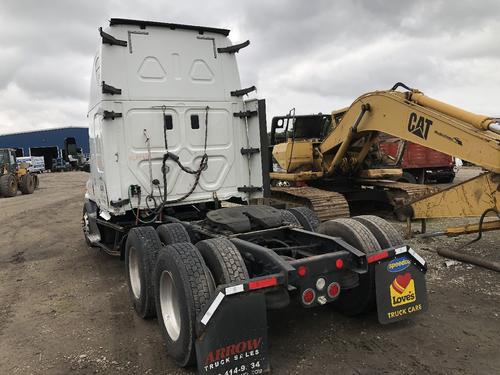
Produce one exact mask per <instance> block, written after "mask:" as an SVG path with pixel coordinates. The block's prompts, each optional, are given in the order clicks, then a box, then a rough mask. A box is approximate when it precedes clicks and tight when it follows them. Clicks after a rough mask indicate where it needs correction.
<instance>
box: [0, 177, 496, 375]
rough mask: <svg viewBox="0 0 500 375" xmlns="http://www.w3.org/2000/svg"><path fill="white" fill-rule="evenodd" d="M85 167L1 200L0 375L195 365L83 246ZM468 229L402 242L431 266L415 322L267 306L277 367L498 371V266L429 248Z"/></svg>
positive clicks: (488, 243)
mask: <svg viewBox="0 0 500 375" xmlns="http://www.w3.org/2000/svg"><path fill="white" fill-rule="evenodd" d="M468 173H469V174H470V173H474V172H471V171H470V170H462V171H461V174H460V176H462V178H463V177H464V176H466V175H467V174H468ZM476 173H477V171H476ZM87 176H88V175H86V174H85V173H82V172H68V173H60V174H45V175H42V176H41V179H40V189H39V190H37V191H36V192H35V194H33V195H29V196H22V195H18V196H17V197H15V198H8V199H0V213H1V215H0V226H1V228H2V236H0V301H1V304H0V374H68V373H74V374H94V373H106V374H108V373H109V374H115V373H116V374H187V373H191V372H190V371H185V370H179V369H177V368H176V366H175V365H174V364H173V363H172V361H171V360H169V358H168V357H167V356H166V354H165V351H164V348H163V344H162V340H161V337H160V333H159V330H158V328H157V322H156V321H155V320H152V321H144V320H142V319H140V318H138V317H137V316H136V315H135V314H134V311H133V310H132V308H131V305H130V303H129V299H128V291H127V286H126V281H125V272H124V266H123V263H122V262H121V261H120V260H119V259H116V258H112V257H110V256H107V255H106V254H103V253H102V252H100V251H98V250H96V249H90V248H87V246H86V245H85V241H84V240H83V236H82V233H81V210H82V201H83V194H84V185H85V180H86V178H87ZM460 176H459V177H460ZM455 222H456V220H440V221H437V220H436V221H432V222H430V223H429V224H428V230H429V231H433V230H437V229H439V228H443V227H444V226H446V225H450V224H454V223H455ZM395 224H396V225H398V226H399V227H400V228H401V230H403V226H401V225H400V224H398V223H395ZM470 238H473V236H472V237H471V236H467V237H460V238H443V237H438V238H433V239H428V240H425V241H424V240H415V239H412V240H410V241H409V242H410V244H411V245H412V246H413V247H414V248H415V249H416V250H417V251H419V253H420V254H421V255H422V256H424V257H425V258H426V260H427V261H428V263H429V272H428V278H427V279H428V289H429V304H430V307H429V311H428V312H427V313H426V314H422V315H418V316H416V317H415V318H413V319H412V320H408V321H403V322H400V323H395V324H392V325H388V326H382V325H380V324H378V322H377V319H376V316H374V315H366V316H361V317H357V318H348V317H345V316H343V315H341V314H339V313H337V312H335V311H334V310H333V309H331V308H330V307H328V306H325V307H323V308H317V309H309V310H304V309H302V308H300V307H298V306H290V307H289V308H287V309H284V310H278V311H273V312H270V313H269V336H270V349H269V351H270V358H271V364H272V368H273V373H276V374H299V373H300V374H302V373H311V374H320V373H325V374H326V373H328V374H493V373H498V369H499V368H500V357H499V355H498V354H499V347H500V338H499V335H498V332H499V331H500V317H499V314H500V290H499V288H498V285H499V281H500V275H499V274H498V273H495V272H493V271H488V270H485V269H482V268H479V267H475V266H470V265H467V264H462V263H456V264H453V265H450V266H448V267H447V266H445V265H444V262H445V259H444V258H441V257H440V256H438V255H437V254H436V250H437V249H438V248H440V247H446V248H449V247H451V248H456V247H457V246H458V245H459V244H461V243H464V242H466V241H468V240H469V239H470ZM499 244H500V232H490V233H486V234H485V235H484V238H483V239H482V240H481V241H479V242H477V243H476V244H474V245H472V246H470V247H469V248H467V249H464V250H463V251H466V252H470V253H473V254H477V255H479V256H482V257H487V258H490V259H494V260H496V261H500V254H499V251H498V250H499V247H500V245H499Z"/></svg>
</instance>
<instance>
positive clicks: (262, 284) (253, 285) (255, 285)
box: [248, 277, 278, 290]
mask: <svg viewBox="0 0 500 375" xmlns="http://www.w3.org/2000/svg"><path fill="white" fill-rule="evenodd" d="M274 285H278V279H277V278H276V277H270V278H268V279H262V280H257V281H250V282H249V283H248V289H249V290H254V289H262V288H268V287H270V286H274Z"/></svg>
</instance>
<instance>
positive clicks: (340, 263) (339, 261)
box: [335, 258, 344, 270]
mask: <svg viewBox="0 0 500 375" xmlns="http://www.w3.org/2000/svg"><path fill="white" fill-rule="evenodd" d="M335 267H337V269H338V270H340V269H342V267H344V261H343V260H342V259H340V258H339V259H337V260H336V261H335Z"/></svg>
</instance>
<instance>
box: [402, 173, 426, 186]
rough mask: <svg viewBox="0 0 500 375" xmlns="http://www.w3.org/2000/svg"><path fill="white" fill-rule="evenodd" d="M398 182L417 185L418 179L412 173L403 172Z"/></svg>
mask: <svg viewBox="0 0 500 375" xmlns="http://www.w3.org/2000/svg"><path fill="white" fill-rule="evenodd" d="M397 181H399V182H407V183H409V184H416V183H417V179H416V178H415V176H414V175H412V174H411V173H410V172H403V175H402V176H401V177H399V178H398V180H397ZM422 183H423V182H422Z"/></svg>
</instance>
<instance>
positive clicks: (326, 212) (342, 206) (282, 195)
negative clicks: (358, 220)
mask: <svg viewBox="0 0 500 375" xmlns="http://www.w3.org/2000/svg"><path fill="white" fill-rule="evenodd" d="M271 196H272V197H273V198H275V199H278V200H281V201H285V202H287V203H292V204H298V205H304V206H308V207H310V208H311V209H312V210H313V211H314V212H316V215H318V218H319V219H320V220H321V221H326V220H331V219H335V218H338V217H349V216H350V213H349V204H348V203H347V200H346V199H345V198H344V196H343V195H342V194H340V193H336V192H333V191H327V190H321V189H316V188H313V187H310V186H303V187H272V188H271Z"/></svg>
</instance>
